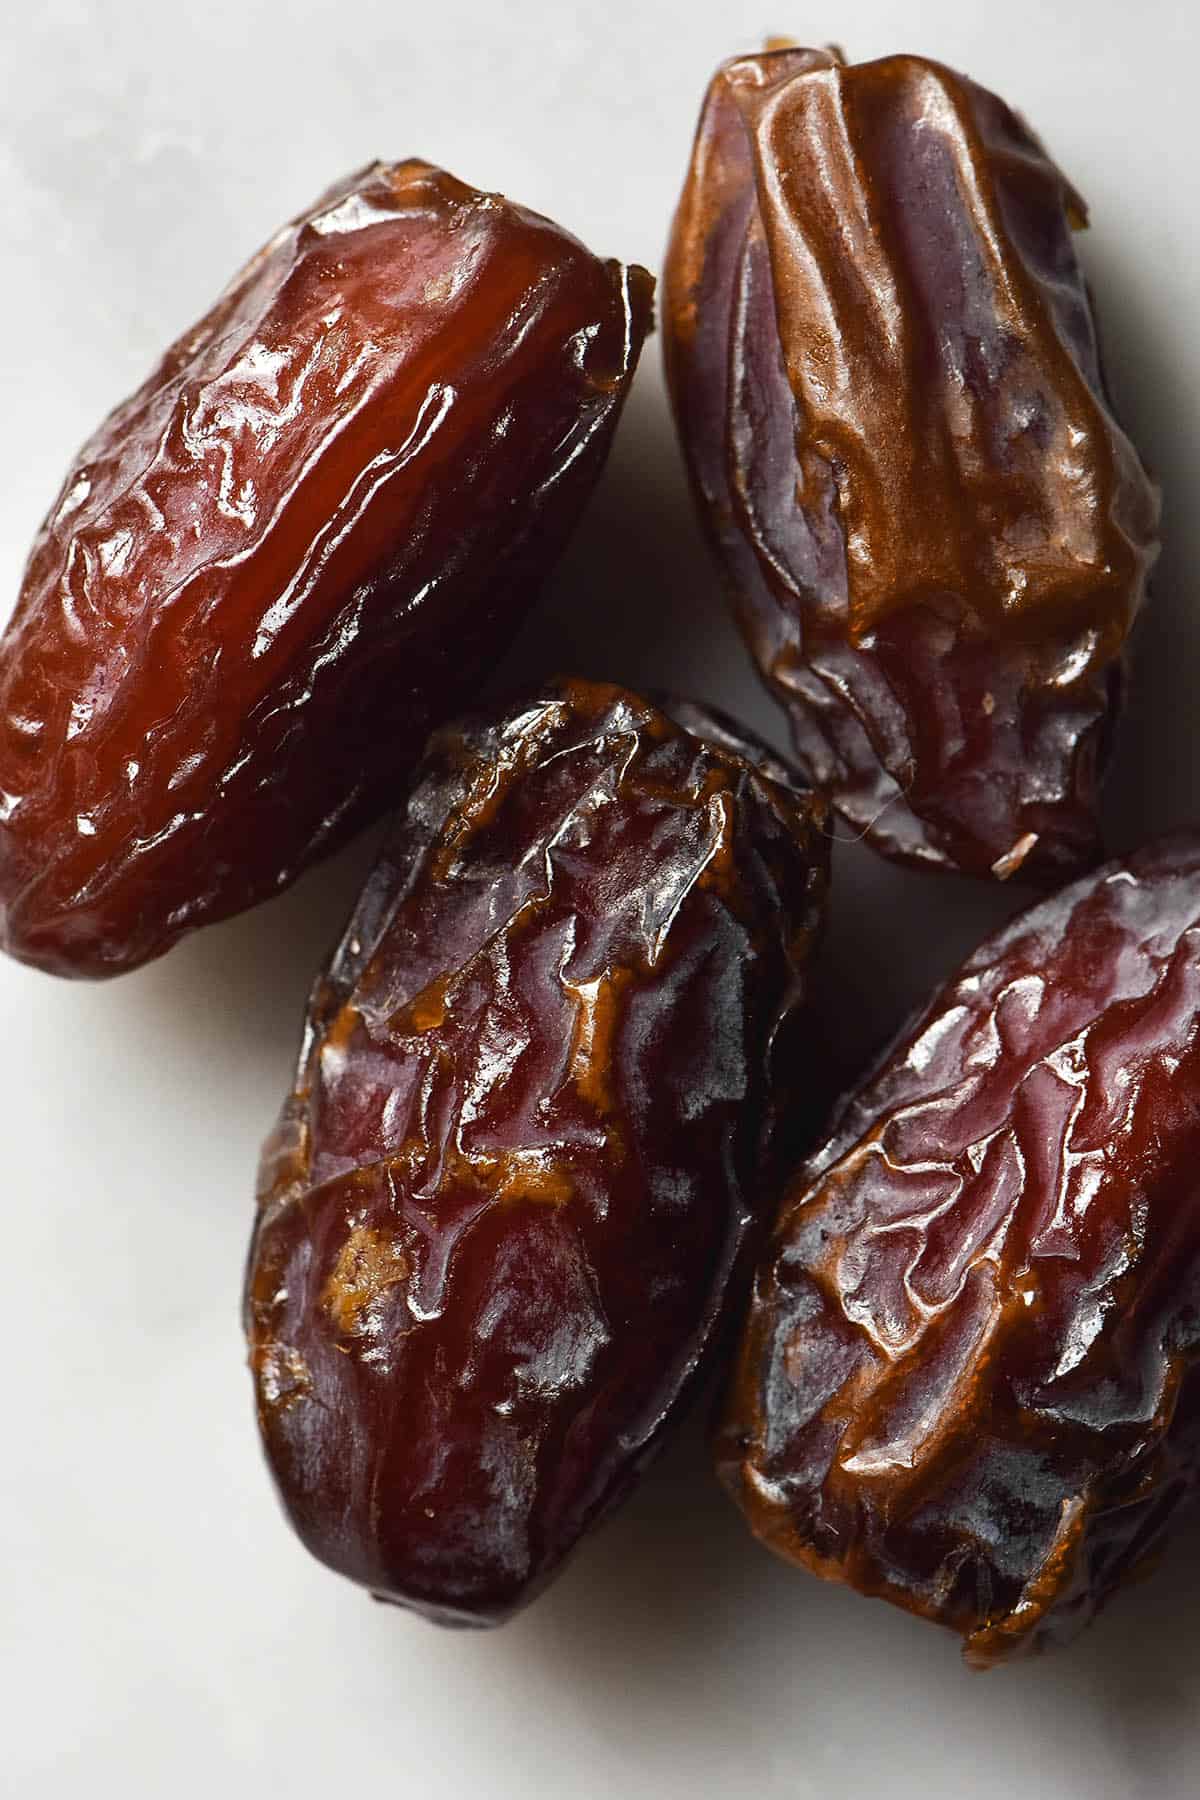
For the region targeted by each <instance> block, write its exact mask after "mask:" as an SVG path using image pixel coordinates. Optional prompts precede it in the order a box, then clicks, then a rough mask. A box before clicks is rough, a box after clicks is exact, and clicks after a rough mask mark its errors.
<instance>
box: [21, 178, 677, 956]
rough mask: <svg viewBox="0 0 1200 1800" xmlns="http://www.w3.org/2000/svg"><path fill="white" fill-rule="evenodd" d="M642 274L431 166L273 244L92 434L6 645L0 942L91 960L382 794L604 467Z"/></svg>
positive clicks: (506, 627) (313, 849) (638, 335)
mask: <svg viewBox="0 0 1200 1800" xmlns="http://www.w3.org/2000/svg"><path fill="white" fill-rule="evenodd" d="M651 290H652V283H651V281H650V277H649V276H648V275H646V273H645V271H644V270H641V269H636V268H635V269H629V270H627V269H623V268H622V267H621V266H620V265H619V264H616V263H603V262H600V261H598V260H597V258H595V257H594V256H592V255H591V254H590V253H589V252H588V251H587V250H585V249H584V248H583V246H582V245H581V244H579V243H578V242H577V241H576V240H575V239H574V238H573V237H571V236H569V235H568V234H567V233H566V232H564V231H562V230H561V229H560V228H559V227H558V226H556V225H553V224H551V223H550V222H549V221H548V220H546V219H543V218H540V217H538V216H537V215H536V214H534V213H530V212H526V211H524V210H523V209H522V208H521V207H518V206H514V205H512V204H511V203H510V202H508V201H507V200H504V199H503V198H501V197H500V196H499V195H496V194H484V193H480V192H478V191H477V190H476V189H474V188H470V187H467V186H465V185H464V184H463V183H462V182H460V181H456V180H455V179H454V177H453V176H451V175H447V174H445V173H444V172H443V171H441V170H438V169H434V168H431V167H429V166H428V165H427V164H425V163H422V162H415V161H410V162H402V163H394V164H390V165H389V164H375V165H374V166H372V167H370V168H368V169H366V170H364V171H363V172H361V173H360V174H358V175H355V176H352V177H351V178H350V179H349V180H347V181H345V182H344V183H342V184H341V185H340V186H339V187H336V188H333V189H331V190H330V192H329V193H327V194H326V195H325V196H324V197H323V198H322V199H321V200H319V201H318V202H317V204H316V205H315V206H314V207H313V208H312V209H311V210H310V211H309V212H306V213H304V214H302V215H301V216H300V217H299V218H297V219H295V220H294V221H293V222H292V223H291V224H290V225H287V226H285V227H284V229H283V230H282V231H281V232H280V233H279V234H278V235H277V236H276V237H275V238H273V239H272V240H271V242H270V243H269V244H268V245H267V246H266V248H265V249H264V250H262V251H261V252H260V253H259V255H258V256H256V257H255V258H254V259H253V260H252V261H251V262H250V263H249V264H248V265H247V266H246V268H245V269H244V270H243V271H242V272H241V274H240V275H238V276H237V277H236V278H235V279H234V281H233V283H232V285H231V286H230V287H229V288H227V289H226V291H225V293H224V294H223V295H222V296H221V298H220V299H219V300H218V301H217V302H216V304H215V306H214V307H213V308H212V310H211V311H210V312H209V313H208V314H206V316H205V317H204V318H203V319H202V320H201V321H200V323H199V324H198V325H196V326H195V327H194V328H193V329H192V330H191V331H189V332H187V333H185V335H184V336H183V337H182V338H180V339H179V341H178V342H177V343H176V344H174V345H173V346H172V348H171V349H170V350H168V352H167V354H166V356H165V357H164V359H163V361H162V362H161V364H160V365H159V367H158V368H157V369H156V370H155V371H154V373H153V374H152V375H151V376H150V378H149V379H148V381H147V382H146V383H145V385H144V386H143V387H142V388H140V389H139V390H138V392H137V393H136V394H134V395H133V397H132V398H131V399H129V400H127V401H126V402H125V403H124V405H122V406H119V407H118V408H117V409H116V411H115V412H113V413H112V414H111V415H110V416H109V418H108V419H106V420H105V422H104V424H103V425H101V427H100V428H99V430H98V431H97V433H96V434H95V436H94V437H93V438H92V439H91V441H90V442H89V443H88V444H86V445H85V446H84V448H83V450H82V451H81V452H80V455H79V457H78V459H77V461H76V463H75V466H74V467H73V469H72V470H71V473H70V474H69V475H68V477H67V480H66V482H65V483H64V486H63V489H62V492H61V494H60V496H59V498H58V500H57V502H56V503H55V506H54V509H53V511H52V512H51V514H50V516H49V518H48V519H47V521H46V523H45V524H44V526H43V527H42V530H41V532H40V534H39V536H38V539H37V542H36V544H35V545H34V548H33V552H32V555H31V557H30V561H29V565H28V568H27V570H26V574H25V579H24V585H23V587H22V591H21V597H20V602H19V604H18V607H17V610H16V613H15V615H14V617H13V620H12V623H11V624H10V625H9V627H8V630H7V633H6V635H5V636H4V638H3V640H2V641H0V943H2V944H3V945H4V947H5V948H6V949H8V950H9V951H11V952H12V953H13V954H14V955H17V956H19V957H22V958H24V959H25V960H26V961H29V962H32V963H36V964H38V965H40V966H41V967H43V968H46V969H50V970H53V971H55V972H56V973H59V974H64V975H109V974H114V973H118V972H120V971H121V970H124V969H129V968H133V967H135V966H136V965H137V964H139V963H142V962H145V961H146V960H147V959H148V958H150V957H153V956H157V955H159V954H160V953H161V952H162V951H163V950H166V949H167V948H169V946H170V945H171V944H172V943H173V942H174V941H175V940H176V939H177V938H178V937H179V936H180V935H181V934H182V933H183V932H185V931H188V930H190V929H191V928H192V927H194V926H197V925H201V924H205V923H207V922H209V921H211V920H214V919H219V918H222V917H224V916H226V915H228V914H230V913H234V912H237V911H239V910H241V909H242V908H243V907H247V906H250V905H253V904H254V903H255V902H256V901H259V900H262V899H265V898H266V897H268V896H269V895H270V894H272V893H274V892H275V891H276V890H277V889H279V888H281V887H283V886H284V885H286V884H287V883H288V882H290V881H291V880H292V879H293V877H294V876H295V875H296V874H297V873H298V872H299V871H300V870H301V869H302V868H303V867H304V866H305V864H307V863H309V862H311V861H312V860H313V858H314V857H317V856H321V855H323V854H325V853H326V852H327V851H328V850H330V849H332V848H333V847H335V846H336V845H337V844H338V843H339V842H340V841H341V840H342V839H344V838H345V837H346V836H348V835H349V834H350V833H351V832H352V831H353V830H354V829H355V828H356V827H357V826H359V825H361V824H363V823H364V822H365V821H366V820H367V819H368V818H370V817H372V816H373V815H375V814H376V813H378V812H379V811H380V810H382V809H383V808H384V807H385V806H387V805H389V804H391V803H392V802H393V801H394V796H395V794H396V791H397V782H398V780H399V779H400V778H401V777H402V776H403V774H404V773H405V771H406V770H407V769H408V768H410V767H411V764H412V762H413V761H414V760H415V757H416V756H417V755H418V754H419V752H420V749H421V746H422V744H423V743H424V741H425V738H426V736H427V735H428V732H429V729H430V727H431V725H433V724H436V723H437V722H438V721H439V720H441V719H442V718H444V717H446V716H447V715H448V714H449V713H450V712H451V711H453V710H454V709H455V708H456V707H457V706H459V705H461V704H462V703H463V701H464V699H465V698H466V697H467V696H469V694H470V693H471V692H472V690H473V689H474V688H475V687H476V686H477V685H478V682H479V680H480V678H481V676H482V674H483V673H485V672H486V671H487V670H488V669H489V668H490V666H491V663H492V662H493V660H494V658H495V657H496V655H497V654H498V653H499V651H500V650H501V649H502V648H503V647H504V645H505V644H506V642H507V640H508V638H509V637H510V636H511V635H512V633H513V631H514V630H515V628H516V625H517V624H518V622H519V621H520V619H521V617H522V615H523V614H524V612H525V610H526V608H527V606H528V603H529V600H530V598H531V596H532V593H533V591H534V588H535V585H536V582H537V580H538V578H539V577H540V576H541V575H542V574H543V573H544V572H545V570H546V568H547V567H548V565H549V564H550V562H551V561H552V560H553V558H554V557H555V556H556V554H557V552H558V550H559V548H560V546H561V544H562V542H563V540H564V539H565V537H566V535H567V533H568V532H569V530H570V528H571V526H572V525H573V523H574V520H575V518H576V515H577V513H578V511H579V508H580V506H581V504H582V502H583V500H584V498H585V497H586V495H587V493H588V491H589V489H590V487H591V485H592V483H593V482H594V480H595V478H596V475H597V473H598V471H599V468H600V465H601V463H602V461H603V458H604V455H605V452H606V449H607V446H608V442H609V439H610V437H611V434H612V430H613V427H614V424H615V422H616V418H617V415H618V412H619V410H620V407H621V403H622V400H623V398H624V395H625V391H626V388H627V385H628V382H629V379H630V376H631V374H632V371H633V368H634V365H635V363H636V361H637V356H638V351H639V349H640V346H641V342H642V338H643V335H644V333H645V331H646V329H647V326H648V324H649V315H650V295H651Z"/></svg>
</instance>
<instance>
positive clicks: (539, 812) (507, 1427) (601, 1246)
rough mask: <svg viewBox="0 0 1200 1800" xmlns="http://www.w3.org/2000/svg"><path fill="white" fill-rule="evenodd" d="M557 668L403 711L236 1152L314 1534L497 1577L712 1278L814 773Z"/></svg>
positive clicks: (567, 1540) (249, 1311)
mask: <svg viewBox="0 0 1200 1800" xmlns="http://www.w3.org/2000/svg"><path fill="white" fill-rule="evenodd" d="M677 716H678V719H679V720H680V721H682V723H683V725H685V726H686V727H687V729H683V728H682V727H681V724H680V723H677V722H675V720H673V719H672V718H670V717H668V716H667V714H666V713H665V712H664V711H663V710H660V709H659V708H658V707H656V706H652V705H650V704H648V703H646V702H645V701H642V700H639V699H638V698H636V697H635V696H633V695H631V694H628V693H626V692H624V691H622V690H620V689H616V688H610V687H603V686H593V685H589V684H584V683H581V682H569V683H558V684H555V685H553V686H551V687H549V688H547V689H545V690H543V691H542V692H541V693H540V694H539V695H538V696H537V697H536V698H535V699H533V700H532V701H530V702H529V703H528V704H527V705H524V706H522V707H520V708H518V709H517V710H515V711H513V712H510V713H509V714H508V715H507V716H495V717H491V718H481V719H475V720H469V721H468V722H467V723H466V724H465V725H463V726H461V727H449V728H446V729H445V730H443V731H442V732H441V733H439V734H437V735H435V737H434V739H433V740H432V743H431V746H430V751H429V754H428V756H427V759H426V761H425V762H424V764H423V765H422V768H421V771H420V773H419V776H418V779H417V784H416V786H415V788H414V790H413V792H412V794H411V796H410V798H409V800H408V803H407V806H406V808H405V810H404V813H403V815H402V818H401V820H400V822H399V825H398V829H397V831H396V834H395V836H394V838H393V839H392V840H391V842H390V844H389V846H388V847H387V848H386V849H385V851H384V853H383V855H382V858H381V860H380V862H379V864H378V865H377V867H376V869H375V871H374V873H373V874H372V875H371V877H370V878H369V880H368V883H367V885H366V888H365V890H364V892H363V895H362V898H361V900H360V902H359V904H358V907H357V909H356V911H355V913H354V915H353V917H352V919H351V922H350V924H349V927H348V928H347V931H346V934H345V937H344V938H343V940H342V943H341V945H340V947H339V948H338V950H337V951H336V953H335V955H334V957H333V960H332V963H331V965H330V967H329V970H328V972H327V974H326V975H325V976H324V978H323V979H322V980H321V981H320V982H319V983H318V985H317V987H316V988H315V990H314V993H313V997H312V1001H311V1006H310V1012H309V1021H308V1029H307V1033H306V1037H305V1041H304V1045H303V1049H302V1053H301V1057H300V1063H299V1068H298V1072H297V1076H296V1082H295V1088H294V1092H293V1094H292V1095H291V1097H290V1099H289V1100H288V1102H287V1104H286V1106H285V1108H284V1111H283V1114H282V1118H281V1121H280V1124H279V1127H278V1129H277V1131H276V1133H275V1136H274V1138H273V1139H272V1140H271V1142H270V1143H269V1144H268V1146H267V1149H266V1151H265V1153H264V1158H263V1164H262V1173H261V1181H260V1212H259V1217H258V1224H257V1229H256V1232H255V1237H254V1243H253V1247H252V1251H251V1257H250V1266H249V1272H248V1280H247V1293H246V1327H247V1334H248V1339H249V1344H250V1356H251V1366H252V1370H253V1374H254V1381H255V1389H256V1396H257V1404H258V1415H259V1421H260V1426H261V1430H262V1435H263V1441H264V1444H265V1447H266V1451H267V1455H268V1459H269V1461H270V1464H271V1468H272V1470H273V1473H274V1476H275V1480H276V1483H277V1485H278V1488H279V1491H280V1494H281V1496H282V1499H283V1502H284V1505H285V1508H286V1510H287V1512H288V1514H289V1516H290V1518H291V1520H292V1522H293V1524H294V1525H295V1527H296V1529H297V1531H298V1532H299V1534H300V1536H301V1537H302V1538H303V1540H304V1542H305V1543H306V1544H307V1545H308V1547H309V1548H310V1549H311V1550H312V1551H313V1552H314V1554H315V1555H317V1556H318V1557H320V1558H321V1559H323V1560H324V1561H325V1562H326V1563H328V1564H330V1565H331V1566H332V1567H333V1568H335V1569H337V1570H340V1571H341V1572H342V1573H344V1574H346V1575H348V1576H350V1577H352V1578H353V1579H354V1580H355V1581H358V1582H360V1583H362V1584H363V1585H364V1586H366V1587H368V1588H370V1589H371V1590H373V1591H374V1592H375V1593H376V1594H377V1595H379V1596H381V1597H383V1598H386V1599H391V1600H395V1601H399V1602H401V1603H402V1604H405V1605H407V1606H411V1607H413V1608H416V1609H417V1610H419V1611H421V1612H424V1613H426V1614H428V1615H429V1616H431V1617H433V1618H435V1619H439V1620H441V1621H444V1622H457V1623H477V1624H487V1623H493V1622H496V1621H497V1620H500V1619H502V1618H504V1617H505V1616H506V1615H507V1614H508V1613H510V1612H511V1611H512V1610H513V1609H514V1608H516V1607H517V1606H519V1605H521V1604H523V1603H524V1602H525V1601H526V1600H528V1599H529V1598H530V1597H531V1595H532V1594H534V1593H535V1592H536V1591H537V1589H538V1588H539V1586H540V1585H541V1584H542V1583H544V1582H545V1581H546V1580H547V1579H548V1578H549V1576H550V1575H551V1574H552V1573H553V1572H554V1570H555V1568H556V1567H557V1565H558V1564H559V1562H560V1561H561V1559H562V1557H563V1556H564V1555H565V1554H566V1553H567V1551H569V1550H570V1548H571V1547H572V1545H573V1544H574V1543H575V1542H576V1540H577V1539H578V1537H579V1536H580V1534H581V1533H582V1532H583V1531H584V1530H585V1529H586V1528H587V1527H588V1526H589V1525H590V1524H591V1523H593V1522H594V1521H595V1520H596V1519H598V1518H599V1517H600V1516H601V1515H602V1514H603V1513H604V1512H605V1511H607V1510H608V1509H609V1508H610V1507H611V1506H612V1505H613V1504H614V1502H616V1501H617V1500H619V1499H620V1498H621V1497H622V1496H623V1494H624V1493H625V1492H626V1491H627V1490H628V1488H629V1487H630V1485H631V1483H632V1482H633V1480H634V1478H635V1477H636V1475H637V1473H638V1471H639V1470H640V1468H641V1466H642V1465H643V1463H644V1462H645V1460H646V1458H647V1456H648V1455H649V1454H650V1452H651V1451H652V1450H653V1449H654V1448H655V1447H656V1446H657V1445H658V1443H659V1442H660V1440H661V1438H662V1436H663V1434H664V1432H665V1431H666V1429H667V1428H668V1427H669V1426H670V1424H671V1423H672V1422H673V1420H674V1419H675V1418H676V1417H677V1415H678V1413H679V1411H680V1407H681V1404H682V1402H683V1400H684V1398H685V1396H686V1395H687V1394H688V1393H689V1391H690V1390H691V1388H692V1386H693V1383H694V1381H695V1379H696V1376H697V1372H698V1371H699V1370H700V1368H701V1367H702V1365H703V1364H704V1362H705V1360H706V1358H707V1353H708V1352H709V1350H710V1349H711V1348H712V1346H713V1345H714V1343H715V1342H716V1340H717V1338H718V1335H719V1333H720V1331H721V1328H722V1324H723V1321H724V1316H725V1313H726V1310H727V1301H728V1298H729V1296H730V1295H731V1294H733V1293H736V1292H738V1291H739V1290H740V1291H741V1294H742V1297H743V1298H744V1288H745V1282H746V1280H747V1279H748V1272H749V1271H748V1269H747V1268H746V1267H745V1266H744V1265H745V1258H746V1255H747V1252H748V1250H749V1249H750V1248H751V1245H752V1242H758V1241H761V1234H762V1227H763V1224H764V1208H763V1195H764V1192H765V1182H764V1179H763V1177H764V1157H765V1155H766V1154H767V1152H768V1144H769V1138H770V1134H771V1126H772V1097H773V1094H774V1092H775V1082H774V1079H773V1072H774V1059H775V1055H776V1051H777V1049H780V1050H782V1047H783V1045H784V1043H785V1041H786V1039H787V1038H788V1036H789V1034H790V1033H791V1032H793V1031H794V1030H795V1028H796V1025H797V1020H798V1002H799V1000H800V997H801V986H802V976H803V968H804V964H805V961H806V959H807V956H808V952H809V949H810V946H811V943H812V940H813V937H814V934H815V932H816V930H817V927H818V923H819V918H820V913H821V908H822V904H823V897H824V888H825V872H826V856H827V838H826V834H825V824H826V815H825V808H824V804H823V802H821V801H819V800H818V799H816V798H815V797H814V796H812V795H811V794H810V793H808V792H807V790H805V789H803V788H799V787H796V786H793V785H792V783H791V780H790V778H789V775H788V774H787V772H786V771H785V770H784V769H783V768H782V767H781V766H780V765H779V764H778V763H777V762H776V760H775V759H774V758H772V757H771V756H770V754H769V753H767V752H765V751H762V750H760V749H759V748H758V747H757V746H748V745H746V744H745V743H743V742H741V741H740V740H739V739H738V738H737V737H736V735H734V733H733V732H732V730H731V728H730V727H728V726H727V725H726V724H725V723H724V722H722V721H720V720H719V719H716V718H714V717H712V716H711V715H708V714H707V713H705V712H704V711H703V709H699V708H695V707H679V708H678V709H677Z"/></svg>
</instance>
